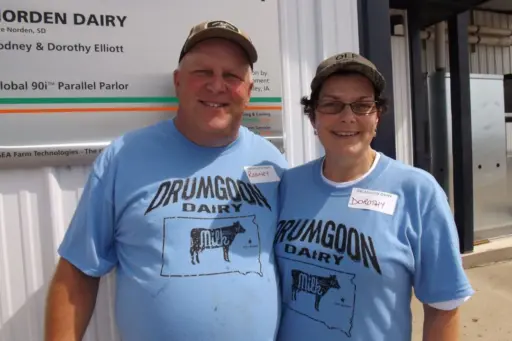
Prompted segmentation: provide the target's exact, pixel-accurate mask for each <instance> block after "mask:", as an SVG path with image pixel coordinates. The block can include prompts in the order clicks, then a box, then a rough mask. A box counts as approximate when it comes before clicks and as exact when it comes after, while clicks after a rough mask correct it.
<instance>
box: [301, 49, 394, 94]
mask: <svg viewBox="0 0 512 341" xmlns="http://www.w3.org/2000/svg"><path fill="white" fill-rule="evenodd" d="M340 71H352V72H358V73H360V74H362V75H363V76H366V77H367V78H368V79H370V81H371V82H372V83H373V85H374V86H375V89H376V90H377V92H378V93H379V94H380V93H382V91H383V90H384V88H385V87H386V81H385V80H384V77H383V76H382V74H381V73H380V72H379V71H378V70H377V67H376V66H375V65H374V64H373V63H372V62H370V61H369V60H368V59H366V58H364V57H363V56H360V55H358V54H357V53H353V52H345V53H340V54H336V55H334V56H331V57H329V58H327V59H325V60H324V61H323V62H321V63H320V65H318V67H317V69H316V75H315V78H314V79H313V81H312V82H311V91H313V92H314V91H315V90H317V89H318V87H319V86H320V85H322V83H323V82H324V81H325V80H326V79H327V78H328V77H329V76H331V75H332V74H334V73H336V72H340Z"/></svg>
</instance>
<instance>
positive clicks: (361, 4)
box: [358, 0, 396, 159]
mask: <svg viewBox="0 0 512 341" xmlns="http://www.w3.org/2000/svg"><path fill="white" fill-rule="evenodd" d="M358 15H359V17H358V19H359V20H358V21H359V48H360V53H361V55H363V56H364V57H366V58H368V59H369V60H371V61H372V62H373V63H374V64H375V66H377V68H378V69H379V71H380V72H381V73H382V74H383V76H384V78H386V84H387V85H386V89H385V90H384V96H386V98H388V99H389V100H390V103H391V104H390V106H389V108H388V111H387V113H386V114H385V115H384V116H383V117H381V119H380V122H379V126H378V129H377V136H376V137H375V139H374V140H373V143H372V146H373V148H375V149H376V150H378V151H381V152H383V153H384V154H386V155H387V156H389V157H391V158H393V159H394V158H396V143H395V114H394V107H393V103H392V102H393V64H392V61H391V27H390V22H389V0H379V1H374V0H358Z"/></svg>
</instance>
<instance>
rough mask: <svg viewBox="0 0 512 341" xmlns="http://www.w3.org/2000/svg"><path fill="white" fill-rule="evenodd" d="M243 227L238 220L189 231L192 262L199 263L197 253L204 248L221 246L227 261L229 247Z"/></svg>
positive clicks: (243, 230) (242, 231)
mask: <svg viewBox="0 0 512 341" xmlns="http://www.w3.org/2000/svg"><path fill="white" fill-rule="evenodd" d="M244 232H245V229H244V228H243V226H242V225H241V224H240V222H239V221H235V222H234V223H233V224H231V225H228V226H223V227H218V228H213V229H206V228H194V229H192V230H191V231H190V257H191V262H192V264H194V265H195V264H199V263H200V262H199V253H201V252H203V251H204V250H205V249H218V248H222V249H223V251H224V260H225V261H226V262H229V261H230V260H229V247H230V246H231V244H232V243H233V240H235V238H236V236H237V235H238V234H239V233H244Z"/></svg>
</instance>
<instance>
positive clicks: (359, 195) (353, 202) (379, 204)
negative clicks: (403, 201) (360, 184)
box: [348, 188, 398, 215]
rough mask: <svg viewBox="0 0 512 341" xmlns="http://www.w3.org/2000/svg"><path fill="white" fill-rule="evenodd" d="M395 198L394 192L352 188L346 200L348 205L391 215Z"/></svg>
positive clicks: (393, 210) (394, 206)
mask: <svg viewBox="0 0 512 341" xmlns="http://www.w3.org/2000/svg"><path fill="white" fill-rule="evenodd" d="M397 200H398V196H397V195H396V194H392V193H386V192H379V191H372V190H368V189H361V188H354V189H352V194H351V195H350V199H349V201H348V207H350V208H358V209H365V210H372V211H377V212H381V213H385V214H389V215H393V214H394V213H395V208H396V202H397Z"/></svg>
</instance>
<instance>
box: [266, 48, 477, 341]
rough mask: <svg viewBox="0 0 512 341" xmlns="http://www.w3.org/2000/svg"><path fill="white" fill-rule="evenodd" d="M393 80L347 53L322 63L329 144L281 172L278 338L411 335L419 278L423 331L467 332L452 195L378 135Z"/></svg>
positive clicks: (320, 103)
mask: <svg viewBox="0 0 512 341" xmlns="http://www.w3.org/2000/svg"><path fill="white" fill-rule="evenodd" d="M384 86H385V81H384V78H383V77H382V75H381V74H380V73H379V71H378V70H377V69H376V68H375V66H374V65H373V64H372V63H371V62H370V61H368V60H366V59H365V58H363V57H361V56H359V55H357V54H354V53H343V54H339V55H335V56H333V57H331V58H328V59H326V60H325V61H323V62H322V63H321V64H320V65H319V66H318V68H317V73H316V76H315V78H314V79H313V81H312V83H311V91H312V93H311V97H310V98H309V99H308V98H304V99H303V100H302V104H303V105H304V108H305V113H306V114H307V115H308V116H309V119H310V121H311V124H312V125H313V128H314V130H315V134H317V135H318V138H319V140H320V142H321V143H322V145H323V147H324V149H325V156H324V157H322V158H319V159H317V160H314V161H312V162H309V163H307V164H304V165H301V166H299V167H296V168H293V169H291V170H288V171H287V172H286V173H285V174H284V176H283V178H282V181H281V189H280V191H281V213H280V221H279V225H278V229H277V234H276V237H275V251H276V256H277V259H278V262H279V269H280V270H279V271H280V276H281V285H282V295H283V298H282V299H283V311H282V322H281V328H280V332H279V336H278V340H279V341H292V340H293V341H301V340H322V341H331V340H332V341H334V340H336V341H338V340H347V341H348V340H350V341H405V340H407V341H409V340H411V312H410V304H411V296H412V294H413V292H412V291H413V290H414V294H415V295H416V297H417V298H418V299H419V300H420V301H421V302H423V303H424V311H425V323H424V339H423V340H424V341H434V340H435V341H448V340H450V341H454V340H458V331H459V324H458V323H459V316H458V310H457V308H458V306H459V305H460V304H461V303H463V302H464V301H465V300H467V299H468V298H469V297H470V296H471V295H472V294H473V289H472V288H471V285H470V283H469V282H468V279H467V278H466V275H465V273H464V270H463V267H462V262H461V257H460V255H459V248H458V245H459V244H458V236H457V231H456V227H455V224H454V220H453V216H452V213H451V210H450V207H449V204H448V201H447V198H446V195H445V193H444V192H443V190H442V189H441V188H440V186H439V185H438V184H437V182H436V181H435V179H434V178H433V177H432V176H431V175H430V174H428V173H426V172H424V171H422V170H420V169H416V168H413V167H410V166H407V165H405V164H403V163H400V162H398V161H395V160H393V159H391V158H389V157H387V156H386V155H384V154H382V153H379V152H377V151H375V150H373V149H372V147H371V146H370V143H371V141H372V139H373V138H374V137H375V135H376V133H377V127H378V122H379V119H380V117H381V115H382V114H383V113H384V111H385V107H386V101H385V100H384V98H383V97H382V92H383V90H384Z"/></svg>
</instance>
